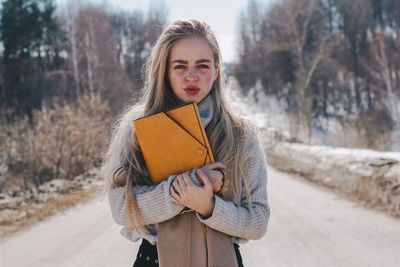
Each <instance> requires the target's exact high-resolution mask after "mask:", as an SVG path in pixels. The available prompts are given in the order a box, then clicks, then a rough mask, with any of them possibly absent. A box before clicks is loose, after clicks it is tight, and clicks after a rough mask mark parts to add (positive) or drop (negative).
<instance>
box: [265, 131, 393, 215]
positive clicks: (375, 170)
mask: <svg viewBox="0 0 400 267" xmlns="http://www.w3.org/2000/svg"><path fill="white" fill-rule="evenodd" d="M262 132H263V136H264V145H265V148H266V152H267V158H268V163H269V164H271V165H273V166H274V167H276V168H278V169H280V170H283V171H287V172H292V173H297V174H300V175H302V176H303V177H304V178H306V179H308V180H311V181H313V182H316V183H319V184H322V185H325V186H328V187H330V188H333V189H336V190H339V191H340V192H343V193H345V194H347V195H348V196H350V197H355V198H357V199H359V200H361V201H363V202H364V203H365V204H367V205H368V206H374V207H377V208H381V209H384V210H386V211H388V212H390V213H392V214H395V215H400V153H397V152H378V151H373V150H367V149H347V148H335V147H328V146H310V145H305V144H300V143H291V142H290V141H289V140H288V139H287V138H286V137H285V136H283V135H281V134H279V133H278V132H277V131H276V130H274V129H271V128H264V129H263V131H262Z"/></svg>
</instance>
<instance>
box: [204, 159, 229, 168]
mask: <svg viewBox="0 0 400 267" xmlns="http://www.w3.org/2000/svg"><path fill="white" fill-rule="evenodd" d="M206 166H207V168H208V169H211V170H213V169H225V168H226V166H225V165H224V164H223V163H222V162H220V161H218V162H214V163H210V164H207V165H206Z"/></svg>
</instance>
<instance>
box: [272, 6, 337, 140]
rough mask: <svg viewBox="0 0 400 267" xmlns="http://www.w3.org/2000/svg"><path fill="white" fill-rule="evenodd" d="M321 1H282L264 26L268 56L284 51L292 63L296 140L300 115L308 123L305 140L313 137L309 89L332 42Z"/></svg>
mask: <svg viewBox="0 0 400 267" xmlns="http://www.w3.org/2000/svg"><path fill="white" fill-rule="evenodd" d="M322 16H323V14H322V11H321V2H320V0H297V1H284V2H283V3H282V4H280V5H277V6H275V8H274V9H273V10H271V12H269V13H268V16H267V19H266V23H267V26H268V27H269V28H270V34H269V35H268V36H267V37H266V38H265V40H266V42H265V44H264V48H265V51H266V53H267V54H269V55H273V54H276V53H281V52H286V53H289V54H290V55H291V58H292V59H293V60H294V61H295V70H294V72H295V77H296V79H295V82H294V83H293V84H292V87H293V91H294V93H295V105H296V109H295V113H294V119H295V120H294V123H292V126H293V129H291V131H292V134H293V135H294V136H295V137H296V135H297V133H298V132H299V127H300V125H301V121H302V116H304V119H305V121H306V123H307V129H308V137H309V139H311V136H312V119H313V118H312V93H311V92H309V91H308V90H309V86H310V82H311V79H312V76H313V74H314V73H315V71H316V68H317V67H318V65H319V64H320V62H321V61H322V60H323V59H324V58H326V57H328V56H329V53H330V47H331V46H330V45H331V44H332V43H331V39H330V35H328V34H327V33H326V31H325V29H324V23H323V18H322Z"/></svg>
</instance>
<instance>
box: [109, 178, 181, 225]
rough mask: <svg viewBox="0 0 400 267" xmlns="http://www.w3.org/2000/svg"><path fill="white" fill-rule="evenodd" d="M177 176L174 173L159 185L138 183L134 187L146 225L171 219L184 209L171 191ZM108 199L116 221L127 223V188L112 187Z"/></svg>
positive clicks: (122, 223)
mask: <svg viewBox="0 0 400 267" xmlns="http://www.w3.org/2000/svg"><path fill="white" fill-rule="evenodd" d="M175 177H176V176H175V175H172V176H170V177H168V179H167V180H165V181H163V182H161V183H159V184H157V185H137V186H135V187H133V188H132V190H133V193H134V194H135V197H136V201H137V204H138V207H139V210H140V214H141V215H142V217H143V220H144V222H145V224H146V225H149V224H156V223H159V222H163V221H166V220H169V219H171V218H172V217H174V216H175V215H177V214H178V213H179V212H181V211H182V210H183V208H184V206H182V205H181V204H179V203H178V202H177V201H175V200H174V199H173V198H172V197H171V195H170V193H169V187H170V185H171V183H172V182H173V180H174V179H175ZM108 201H109V204H110V208H111V214H112V217H113V219H114V221H115V222H116V223H117V224H120V225H127V218H126V212H125V188H124V187H116V188H110V190H109V194H108Z"/></svg>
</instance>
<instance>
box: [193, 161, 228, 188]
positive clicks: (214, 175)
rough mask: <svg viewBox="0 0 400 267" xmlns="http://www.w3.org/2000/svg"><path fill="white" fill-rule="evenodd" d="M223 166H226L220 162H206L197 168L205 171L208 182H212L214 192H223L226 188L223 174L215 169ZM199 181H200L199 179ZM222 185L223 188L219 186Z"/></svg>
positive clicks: (223, 167)
mask: <svg viewBox="0 0 400 267" xmlns="http://www.w3.org/2000/svg"><path fill="white" fill-rule="evenodd" d="M225 168H226V166H225V165H224V164H222V163H221V162H215V163H210V164H206V165H204V166H203V167H201V168H199V170H202V171H203V173H205V174H206V175H207V177H208V179H209V180H210V183H211V184H212V188H213V192H214V193H217V192H221V193H225V192H226V190H227V189H228V186H227V183H226V182H227V181H225V182H224V175H223V174H222V173H221V172H220V171H217V170H216V169H222V170H223V169H225ZM196 174H197V177H198V176H199V175H198V173H196ZM199 182H201V180H200V181H199ZM222 186H224V188H221V187H222ZM224 191H225V192H224Z"/></svg>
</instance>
